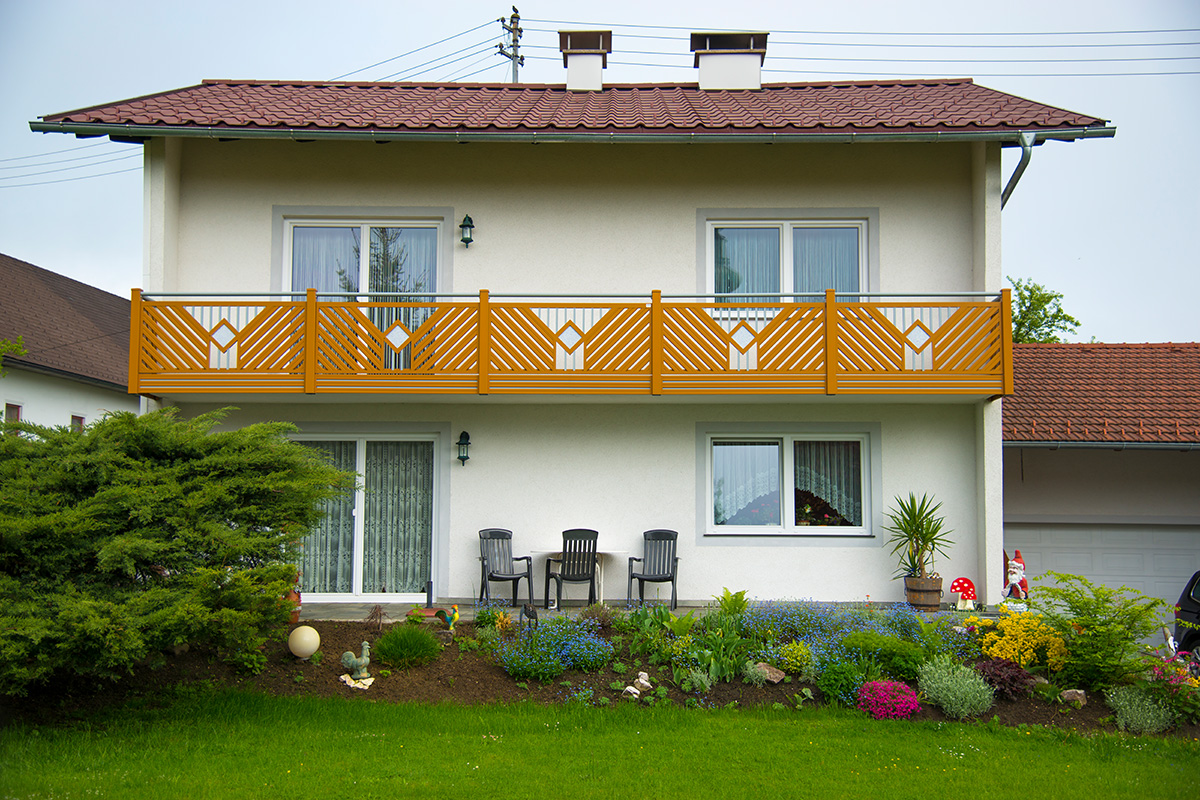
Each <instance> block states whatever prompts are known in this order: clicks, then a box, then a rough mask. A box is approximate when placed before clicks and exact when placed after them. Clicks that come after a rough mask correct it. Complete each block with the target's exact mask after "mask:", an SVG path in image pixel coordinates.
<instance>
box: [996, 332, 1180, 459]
mask: <svg viewBox="0 0 1200 800" xmlns="http://www.w3.org/2000/svg"><path fill="white" fill-rule="evenodd" d="M1013 373H1014V379H1015V389H1016V391H1015V393H1014V394H1013V395H1011V396H1009V397H1006V398H1004V440H1005V441H1006V442H1118V443H1119V442H1125V443H1148V442H1166V443H1170V442H1187V443H1200V343H1196V342H1190V343H1186V344H1018V345H1014V346H1013Z"/></svg>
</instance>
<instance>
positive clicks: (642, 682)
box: [633, 672, 654, 692]
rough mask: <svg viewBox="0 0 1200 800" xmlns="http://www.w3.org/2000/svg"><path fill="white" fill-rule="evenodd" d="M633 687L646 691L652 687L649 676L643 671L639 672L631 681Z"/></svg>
mask: <svg viewBox="0 0 1200 800" xmlns="http://www.w3.org/2000/svg"><path fill="white" fill-rule="evenodd" d="M633 688H635V689H637V690H638V691H639V692H648V691H650V690H651V689H653V688H654V687H653V686H652V685H651V684H650V676H649V675H647V674H646V673H644V672H639V673H638V677H637V680H636V681H634V682H633Z"/></svg>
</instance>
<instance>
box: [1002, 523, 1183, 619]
mask: <svg viewBox="0 0 1200 800" xmlns="http://www.w3.org/2000/svg"><path fill="white" fill-rule="evenodd" d="M1004 548H1005V550H1007V551H1008V553H1009V554H1010V555H1011V554H1012V553H1013V552H1014V551H1015V550H1020V551H1021V557H1022V558H1023V559H1024V560H1025V568H1026V571H1027V572H1028V574H1029V575H1030V576H1036V575H1043V574H1045V573H1046V572H1051V571H1053V572H1065V573H1068V574H1071V575H1082V576H1083V577H1085V578H1087V579H1088V580H1090V581H1092V582H1093V583H1098V584H1104V585H1105V586H1108V587H1111V588H1118V587H1121V586H1128V587H1129V588H1131V589H1135V590H1137V591H1139V592H1141V593H1142V594H1145V595H1148V596H1150V597H1158V598H1161V599H1162V600H1164V601H1166V602H1167V603H1168V604H1170V605H1174V604H1175V602H1176V601H1177V600H1178V599H1179V593H1180V592H1182V591H1183V587H1184V584H1185V583H1186V582H1187V579H1188V578H1190V577H1191V576H1192V573H1194V572H1195V571H1196V570H1200V526H1197V525H1112V524H1109V525H1105V524H1095V523H1092V524H1078V523H1077V524H1070V523H1047V524H1040V525H1039V524H1030V523H1018V524H1006V525H1005V526H1004ZM1033 585H1035V586H1036V585H1037V584H1033Z"/></svg>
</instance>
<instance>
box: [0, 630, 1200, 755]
mask: <svg viewBox="0 0 1200 800" xmlns="http://www.w3.org/2000/svg"><path fill="white" fill-rule="evenodd" d="M303 624H305V625H310V626H312V627H313V628H315V629H316V630H317V632H318V633H319V634H320V636H321V645H320V649H321V653H322V657H321V659H320V663H312V661H301V660H299V659H297V658H296V657H295V656H293V655H292V654H291V653H290V652H289V651H288V648H287V643H286V641H283V640H279V641H271V642H269V643H268V644H267V646H266V654H267V657H268V659H267V666H266V667H265V668H264V669H263V671H262V672H261V673H259V674H258V675H246V674H243V673H239V672H237V671H236V670H235V669H234V668H232V667H231V666H229V665H228V664H225V663H223V662H221V661H219V660H218V659H216V658H215V657H214V656H213V654H211V653H206V652H203V651H198V650H194V649H193V650H190V651H188V652H184V653H179V654H164V656H163V657H162V658H156V659H155V661H158V662H161V663H158V664H157V665H156V666H153V667H152V666H151V664H149V663H147V664H146V665H144V666H143V667H142V668H140V669H138V670H137V671H136V673H135V674H134V675H133V676H130V677H129V678H125V679H123V680H121V681H119V682H116V683H108V682H100V683H96V682H94V681H93V682H88V683H86V684H85V683H82V682H75V683H72V684H63V683H57V684H52V685H49V686H46V687H42V688H40V689H38V690H36V691H31V693H30V694H29V696H28V697H24V698H0V724H3V725H9V724H13V723H25V724H32V725H45V724H49V725H59V724H68V725H69V724H71V723H73V722H77V721H82V720H90V719H93V718H94V717H95V715H96V713H97V712H103V711H105V710H113V709H117V708H119V707H120V706H121V705H123V704H125V703H129V702H137V703H139V704H143V705H144V704H154V703H155V702H156V699H157V698H160V697H163V696H164V695H165V694H167V693H168V692H167V691H166V690H169V689H170V688H171V687H174V686H177V685H181V684H182V685H187V684H207V685H210V686H216V687H237V688H240V689H245V690H248V691H254V692H262V693H265V694H270V695H276V696H308V697H339V698H344V699H346V700H348V701H351V702H384V703H443V702H449V703H460V704H475V703H513V702H519V701H523V700H528V701H532V702H535V703H543V704H552V703H562V702H567V701H569V700H570V699H571V698H572V697H573V696H578V695H579V693H581V692H582V693H583V694H584V695H587V690H591V694H590V697H591V699H592V702H593V703H596V702H597V701H599V699H600V698H604V697H607V698H609V699H610V701H611V703H613V704H616V703H621V702H626V703H628V702H633V701H631V700H622V699H621V691H620V689H621V688H622V687H623V686H624V685H627V684H629V683H632V682H633V680H634V679H635V678H636V677H637V672H639V671H646V672H648V673H650V679H651V683H652V684H653V685H654V686H655V687H657V686H660V685H662V686H666V687H667V690H666V694H667V698H668V699H670V700H671V701H672V702H674V703H676V704H679V705H683V704H684V703H685V702H686V701H687V700H688V698H689V697H695V698H696V701H697V702H698V703H699V705H701V706H702V707H708V708H716V707H724V706H729V705H731V704H736V705H737V706H739V707H742V708H746V707H753V706H762V705H766V706H771V705H773V704H775V703H781V704H783V705H786V706H789V707H790V706H794V705H795V703H794V698H795V696H796V695H798V694H799V693H800V692H801V691H802V690H803V689H805V688H807V689H809V690H810V691H811V692H812V693H813V695H814V697H815V698H816V702H820V700H821V693H820V691H819V690H818V689H817V688H816V687H815V686H810V685H804V684H799V683H796V682H785V683H779V684H777V685H771V684H766V685H765V686H763V687H762V688H756V687H754V686H751V685H748V684H744V683H742V682H741V681H740V680H738V681H735V682H733V683H719V684H717V685H716V686H714V687H713V690H712V691H711V692H709V693H708V694H706V695H688V694H685V693H684V692H682V691H680V690H679V689H678V688H677V687H675V686H673V685H672V684H671V683H670V681H669V680H668V677H669V671H661V670H659V669H658V668H656V667H653V666H650V665H647V664H645V663H640V664H639V662H638V660H637V659H636V658H634V657H632V656H630V655H629V654H628V653H625V654H624V655H622V654H621V653H618V658H617V660H618V661H619V662H620V663H621V664H622V665H624V666H625V668H626V669H625V671H624V672H623V673H620V674H618V673H616V672H614V670H613V669H612V668H605V669H604V670H601V671H600V672H599V673H583V672H573V671H568V672H567V673H565V674H564V675H562V676H561V677H560V678H559V679H557V680H555V681H553V682H552V683H549V684H540V683H537V682H518V681H515V680H513V679H512V678H510V677H509V676H508V675H507V674H506V673H505V672H504V671H503V670H502V669H501V668H500V667H499V666H497V665H496V664H495V663H494V661H492V660H491V659H490V658H488V657H487V656H486V655H484V654H483V653H482V652H481V651H479V650H472V649H471V648H470V646H469V644H468V646H467V647H462V646H460V642H462V641H463V640H466V639H469V638H470V637H472V636H473V634H474V629H473V626H472V624H471V623H460V624H459V625H458V626H457V629H456V631H455V634H454V635H451V634H450V633H449V632H447V631H445V630H444V629H443V626H442V625H441V623H438V622H430V623H427V624H428V625H429V627H430V629H431V630H434V631H435V632H437V635H438V636H439V637H440V638H441V639H442V640H443V642H444V643H445V647H444V649H443V650H442V653H441V655H440V656H439V657H438V659H437V660H436V661H434V662H432V663H430V664H428V665H425V666H421V667H414V668H411V669H406V670H392V671H391V674H390V675H386V676H385V675H382V674H381V669H386V667H383V666H382V665H380V664H378V663H374V662H373V663H372V664H371V665H370V667H369V668H368V671H369V672H370V673H371V674H372V675H373V676H374V677H375V680H374V682H373V684H372V685H371V687H370V688H369V689H366V690H362V689H355V688H351V687H349V686H347V685H346V684H345V683H343V682H342V681H341V676H342V675H344V674H345V673H346V672H347V670H346V669H344V668H343V667H342V663H341V657H342V654H343V653H344V652H353V653H354V655H356V656H357V655H359V653H360V650H361V648H362V643H363V642H364V641H367V642H373V641H374V640H375V639H377V638H378V637H379V636H380V635H381V629H380V627H379V626H378V625H371V624H368V623H365V622H322V621H309V622H305V623H303ZM293 627H294V626H293ZM387 628H388V625H387V624H386V623H385V624H384V626H383V629H382V630H384V631H386V630H387ZM289 630H290V628H289ZM618 683H619V684H620V686H617V684H618ZM992 717H995V718H996V719H997V720H998V721H999V722H1000V724H1002V725H1008V726H1016V725H1044V726H1054V727H1057V728H1063V729H1066V730H1073V731H1077V732H1079V733H1090V732H1095V731H1115V730H1116V726H1115V724H1114V723H1113V721H1112V712H1111V711H1110V710H1109V709H1108V708H1107V707H1106V706H1105V705H1104V702H1103V699H1102V698H1101V697H1099V696H1089V697H1088V701H1087V703H1086V704H1085V705H1084V706H1083V707H1081V708H1075V707H1074V706H1072V705H1065V704H1057V703H1056V704H1051V703H1047V702H1045V701H1044V700H1042V699H1040V698H1038V697H1036V696H1034V697H1031V698H1026V699H1023V700H1018V701H1010V700H1003V699H997V701H996V705H995V706H994V707H993V708H992V709H991V710H990V711H988V712H987V713H986V714H985V715H984V717H983V718H984V719H985V720H986V719H991V718H992ZM916 719H926V720H935V721H946V720H947V717H945V715H943V714H942V713H941V711H940V710H939V709H937V708H936V707H932V706H929V705H927V704H922V707H921V711H920V712H919V713H918V714H917V715H916ZM1167 735H1169V736H1182V737H1186V738H1200V725H1185V726H1180V727H1178V728H1176V729H1175V730H1174V731H1172V732H1170V733H1168V734H1167Z"/></svg>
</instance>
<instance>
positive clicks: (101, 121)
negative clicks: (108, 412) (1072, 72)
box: [31, 31, 1114, 602]
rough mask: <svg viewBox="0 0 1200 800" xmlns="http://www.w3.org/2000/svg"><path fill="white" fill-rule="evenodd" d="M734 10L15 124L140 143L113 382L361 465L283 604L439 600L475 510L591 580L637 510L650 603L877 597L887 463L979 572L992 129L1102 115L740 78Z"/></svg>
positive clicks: (616, 574) (993, 300) (624, 550)
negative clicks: (630, 34) (676, 563)
mask: <svg viewBox="0 0 1200 800" xmlns="http://www.w3.org/2000/svg"><path fill="white" fill-rule="evenodd" d="M766 38H767V35H766V34H695V35H693V37H692V46H693V49H694V50H695V51H696V64H697V66H698V68H699V71H698V78H699V83H698V84H697V83H684V84H635V85H616V86H605V85H604V84H603V67H604V64H605V59H606V57H607V53H608V52H610V51H611V34H609V33H608V32H606V31H605V32H569V33H568V32H564V33H563V34H561V36H560V39H561V42H562V48H563V58H564V62H565V63H566V65H567V69H566V85H563V84H557V85H479V84H413V83H381V84H370V83H347V82H333V83H288V82H264V81H206V82H204V83H203V84H202V85H199V86H191V87H187V88H183V89H178V90H174V91H168V92H164V93H162V94H156V95H152V96H148V97H142V98H137V99H133V100H126V101H120V102H115V103H111V104H107V105H102V106H96V107H93V108H89V109H84V110H80V111H72V112H67V113H62V114H53V115H50V116H47V117H44V118H43V119H42V121H39V122H34V123H31V126H32V127H33V129H34V130H38V131H47V132H51V131H57V132H64V133H74V134H76V135H81V136H96V135H108V136H109V137H111V138H112V139H114V140H117V141H131V142H141V143H143V146H144V150H145V175H146V215H147V216H146V218H147V224H148V226H149V227H148V230H147V232H146V241H147V243H148V252H147V254H146V258H147V263H146V274H147V275H148V280H149V285H148V286H146V287H143V288H144V290H145V291H144V292H143V293H141V294H138V295H137V296H136V297H135V300H134V303H133V308H132V314H133V325H134V331H135V337H136V343H135V344H136V347H135V349H134V353H135V360H134V364H133V369H132V370H131V375H130V380H131V390H132V391H135V392H142V393H150V394H154V395H157V396H161V397H162V398H164V401H165V402H167V403H170V404H174V405H177V406H179V407H181V408H182V409H183V410H184V411H185V412H186V413H188V414H195V413H200V412H202V411H206V410H209V409H212V408H215V407H220V406H226V405H236V406H238V407H239V408H240V411H238V412H237V413H235V414H233V415H232V416H231V417H230V419H229V423H230V424H233V425H241V424H244V423H249V422H252V421H256V420H266V419H284V420H289V421H292V422H294V423H296V424H297V425H298V426H300V428H301V430H302V433H301V435H300V436H299V437H298V438H299V439H300V440H302V441H305V442H309V443H312V445H313V446H314V447H318V448H320V449H321V450H323V451H324V452H326V453H328V454H329V456H330V457H331V458H332V459H333V460H334V462H336V463H337V464H339V465H342V466H345V467H350V468H355V469H357V470H358V472H359V473H361V474H362V475H363V476H364V478H363V489H362V490H361V491H360V492H358V493H357V494H356V495H355V496H353V497H351V498H348V499H347V500H346V502H344V503H341V504H338V505H336V506H332V507H331V508H330V509H329V515H328V519H327V522H326V524H325V525H324V526H323V527H322V528H321V529H320V530H318V531H316V532H315V533H314V534H313V535H312V536H311V537H310V538H309V539H308V540H307V542H306V547H305V553H304V560H303V569H304V577H303V586H304V590H305V593H306V594H305V596H306V597H307V598H311V599H314V600H315V599H323V600H330V601H341V600H346V601H349V600H361V601H369V602H378V601H383V600H408V599H415V598H418V597H421V596H422V594H421V593H422V592H423V590H424V588H425V585H426V581H427V580H432V582H433V588H434V593H435V595H436V596H437V597H438V598H439V599H442V600H445V599H450V598H466V597H471V596H474V595H476V594H477V593H478V591H479V586H478V581H479V564H478V560H477V557H478V553H479V549H478V538H477V531H478V530H479V529H481V528H485V527H493V526H494V527H502V528H510V529H512V530H513V531H514V532H515V533H514V542H515V543H514V547H515V550H516V552H517V553H529V552H531V551H533V552H535V553H536V551H542V553H543V554H544V553H545V552H546V551H552V550H555V549H557V547H558V546H559V543H560V542H561V538H560V533H561V531H562V530H563V529H566V528H572V527H585V528H595V529H597V530H598V531H599V532H600V548H601V550H602V551H605V552H607V553H609V554H610V556H609V557H607V558H606V561H607V567H608V569H607V573H608V574H607V576H606V583H605V596H606V597H607V598H609V599H614V598H619V597H620V598H623V596H624V589H625V585H624V584H625V569H626V564H625V558H626V557H627V556H632V555H640V554H641V541H642V540H641V533H642V531H643V530H646V529H649V528H670V529H674V530H677V531H679V534H680V538H679V557H680V578H679V596H680V598H681V599H684V600H705V599H708V598H710V597H711V596H712V595H713V594H715V593H719V592H720V591H721V588H722V587H729V588H730V589H731V590H734V591H736V590H738V589H747V590H748V591H749V592H750V594H751V595H752V596H756V597H775V598H816V599H821V600H848V599H863V598H865V597H866V596H867V595H870V596H871V597H872V598H874V599H877V600H886V599H899V598H901V597H902V594H903V592H902V587H901V585H900V584H899V583H898V582H893V581H892V574H893V572H894V570H895V564H896V560H895V558H894V557H893V556H892V555H891V553H890V552H889V549H888V548H887V547H886V545H885V542H886V540H887V533H886V532H885V531H884V525H885V522H886V517H885V514H886V512H887V509H888V507H889V506H890V505H891V502H892V498H894V497H895V496H896V495H901V494H907V493H908V492H916V493H917V494H918V495H920V494H921V493H923V492H929V493H932V494H934V495H936V497H937V499H938V500H940V501H942V502H943V503H944V511H945V514H946V516H947V524H948V527H950V528H953V529H954V531H955V534H954V538H955V540H956V544H955V547H954V548H953V552H952V555H951V559H950V561H949V563H942V562H940V561H939V563H938V564H937V567H938V569H939V571H941V573H942V574H943V575H946V576H948V577H950V578H953V577H955V576H957V575H968V576H971V577H973V578H974V579H975V580H976V581H977V582H978V583H980V584H981V589H982V590H984V591H985V592H986V591H987V590H988V588H989V586H990V585H991V583H992V578H993V577H994V576H998V575H999V573H1000V570H1001V563H1002V556H1001V548H1002V546H1003V527H1002V508H1001V502H1002V488H1001V471H1002V458H1001V415H1000V403H999V402H997V399H998V398H1000V397H1002V396H1003V395H1005V394H1006V393H1008V392H1009V391H1011V381H1012V371H1011V368H1012V360H1011V344H1010V335H1009V329H1010V320H1009V304H1008V297H1007V294H1006V293H1004V292H1002V290H1001V275H1002V270H1001V266H1000V207H1001V195H1002V186H1003V183H1004V180H1003V176H1002V174H1001V162H1000V150H1001V148H1002V147H1006V146H1008V147H1022V148H1023V151H1024V154H1025V155H1026V156H1028V155H1029V153H1030V152H1032V149H1033V146H1034V145H1035V144H1041V143H1044V142H1046V141H1054V140H1057V141H1073V140H1076V139H1080V138H1089V137H1105V136H1112V135H1113V133H1114V129H1113V128H1110V127H1107V126H1106V123H1105V121H1104V120H1102V119H1098V118H1095V117H1090V116H1086V115H1082V114H1076V113H1073V112H1069V111H1064V110H1061V109H1057V108H1052V107H1049V106H1045V105H1041V104H1039V103H1036V102H1032V101H1028V100H1024V99H1022V98H1018V97H1013V96H1011V95H1007V94H1004V93H1001V92H997V91H993V90H991V89H987V88H985V87H982V86H978V85H976V84H974V83H972V82H971V81H967V80H947V81H940V80H931V81H876V82H845V83H812V84H804V83H800V84H769V85H763V84H761V64H762V59H763V56H764V54H765V47H766ZM1010 188H1011V187H1010ZM468 223H471V224H473V226H474V227H473V228H471V227H469V226H468ZM463 231H465V232H466V234H467V235H464V233H463ZM468 235H473V240H471V241H470V242H469V245H468V243H467V242H466V241H464V240H467V239H469V236H468ZM397 292H400V293H409V294H406V295H405V294H401V295H398V294H395V293H397ZM387 293H393V294H387ZM463 433H467V434H469V439H470V442H471V444H470V446H469V450H468V451H467V452H466V453H463V454H462V455H465V456H468V457H469V460H468V461H465V462H462V463H460V462H459V461H458V460H457V457H458V456H459V450H458V448H457V447H456V442H457V441H458V440H459V438H460V434H463ZM826 515H830V516H829V517H828V518H827V517H826ZM831 520H832V524H831V522H830V521H831ZM543 560H544V559H543V558H542V557H540V556H539V557H538V558H537V559H536V566H535V570H536V577H535V584H536V587H535V588H536V593H537V595H538V596H539V597H538V599H539V601H540V599H541V597H540V595H541V593H542V570H543V565H542V563H541V562H542V561H543ZM997 580H998V578H997ZM660 586H661V585H660ZM498 588H501V589H502V588H503V587H498ZM652 588H653V587H652ZM667 591H669V588H668V589H667ZM571 592H572V597H574V598H576V599H577V598H579V597H580V596H581V593H586V589H580V587H578V586H572V587H571Z"/></svg>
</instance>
